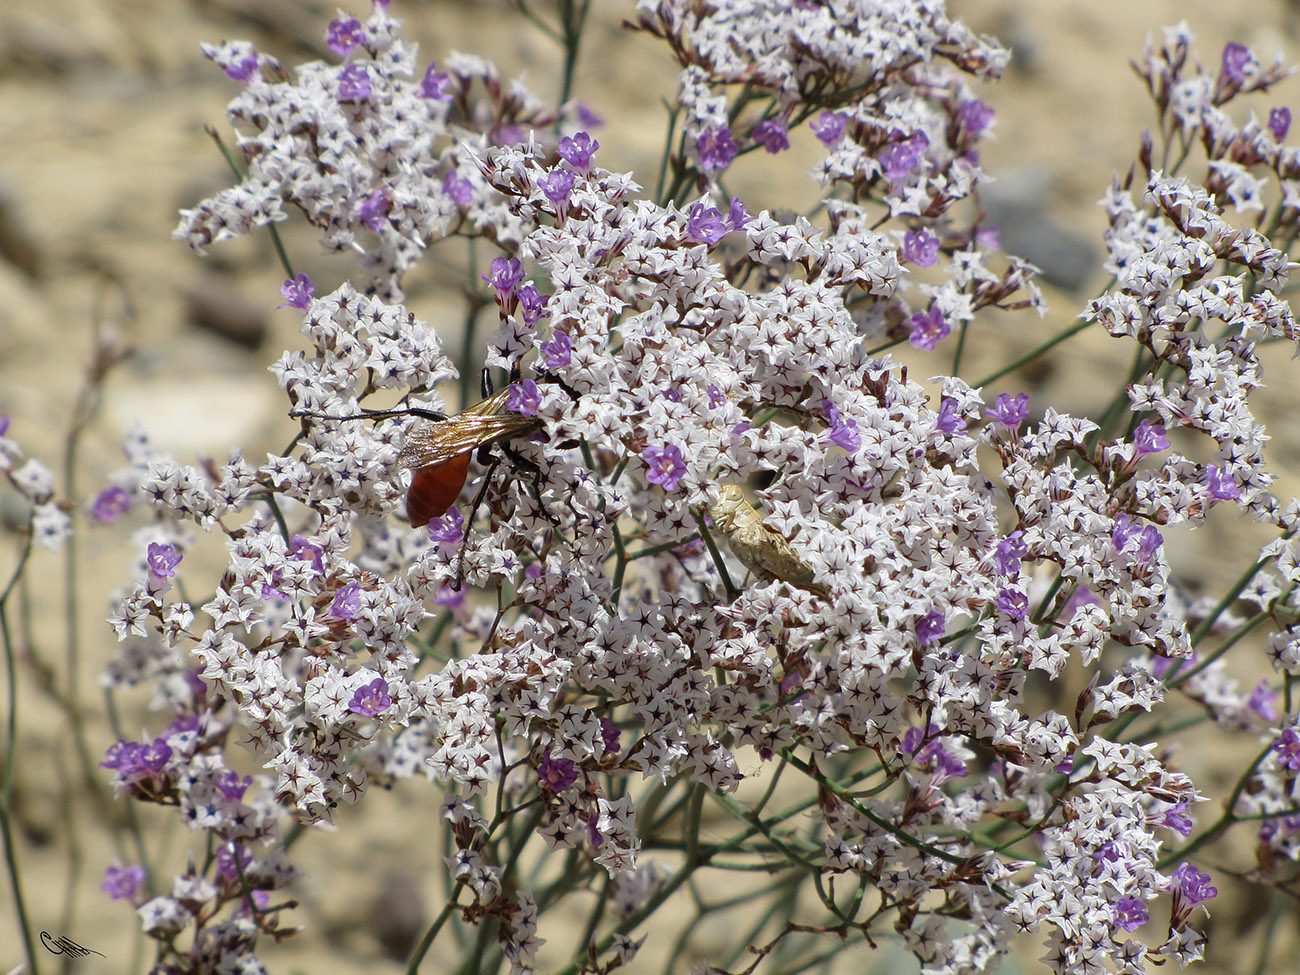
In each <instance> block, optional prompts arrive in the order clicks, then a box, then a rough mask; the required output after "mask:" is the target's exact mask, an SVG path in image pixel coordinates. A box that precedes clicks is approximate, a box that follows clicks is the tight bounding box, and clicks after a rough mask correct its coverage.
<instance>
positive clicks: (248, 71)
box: [226, 51, 258, 81]
mask: <svg viewBox="0 0 1300 975" xmlns="http://www.w3.org/2000/svg"><path fill="white" fill-rule="evenodd" d="M257 65H258V61H257V52H256V51H252V52H250V53H249V54H248V55H247V56H246V57H243V58H240V59H239V60H238V61H236V62H235V63H234V64H228V65H226V77H227V78H231V79H233V80H235V81H247V80H248V79H249V78H251V77H253V75H254V74H256V73H257Z"/></svg>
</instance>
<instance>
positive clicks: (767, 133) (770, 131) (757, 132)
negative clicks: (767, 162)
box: [750, 118, 790, 155]
mask: <svg viewBox="0 0 1300 975" xmlns="http://www.w3.org/2000/svg"><path fill="white" fill-rule="evenodd" d="M750 135H751V136H752V137H753V139H754V141H755V142H757V143H758V144H759V145H761V146H762V147H763V148H764V149H766V150H767V151H768V152H770V153H772V154H773V155H776V153H778V152H784V151H785V150H787V149H789V148H790V137H789V136H788V135H787V134H786V131H785V126H784V125H782V124H781V123H780V122H778V121H777V120H776V119H771V118H765V119H763V121H761V122H759V123H758V124H757V125H756V126H754V131H753V132H751V133H750Z"/></svg>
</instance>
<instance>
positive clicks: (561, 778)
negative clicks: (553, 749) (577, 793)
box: [537, 755, 578, 793]
mask: <svg viewBox="0 0 1300 975" xmlns="http://www.w3.org/2000/svg"><path fill="white" fill-rule="evenodd" d="M537 779H538V781H539V782H540V783H541V785H542V788H544V789H546V790H547V791H548V792H554V793H560V792H563V791H564V790H565V789H567V788H568V787H569V786H571V785H573V783H575V782H577V781H578V766H576V765H574V764H573V762H571V761H570V760H569V759H567V758H552V757H551V756H550V755H547V756H546V757H545V758H543V759H542V761H541V764H540V765H538V766H537Z"/></svg>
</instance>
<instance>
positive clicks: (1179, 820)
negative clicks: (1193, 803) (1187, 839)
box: [1160, 802, 1196, 836]
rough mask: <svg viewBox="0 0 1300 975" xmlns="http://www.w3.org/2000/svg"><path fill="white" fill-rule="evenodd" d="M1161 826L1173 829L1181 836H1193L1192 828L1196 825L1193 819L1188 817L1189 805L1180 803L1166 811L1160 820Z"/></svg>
mask: <svg viewBox="0 0 1300 975" xmlns="http://www.w3.org/2000/svg"><path fill="white" fill-rule="evenodd" d="M1160 825H1161V826H1164V827H1166V828H1168V829H1172V830H1173V831H1174V832H1175V833H1178V834H1179V835H1180V836H1191V835H1192V827H1193V826H1195V825H1196V824H1195V823H1193V822H1192V817H1191V816H1189V815H1187V803H1185V802H1180V803H1178V805H1176V806H1171V807H1170V808H1168V809H1166V810H1165V813H1164V815H1163V816H1162V817H1161V818H1160Z"/></svg>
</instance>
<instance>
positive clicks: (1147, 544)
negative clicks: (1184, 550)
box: [1137, 525, 1165, 562]
mask: <svg viewBox="0 0 1300 975" xmlns="http://www.w3.org/2000/svg"><path fill="white" fill-rule="evenodd" d="M1164 543H1165V537H1164V536H1163V535H1161V534H1160V529H1158V528H1157V527H1156V526H1155V525H1146V526H1145V527H1144V528H1143V529H1142V533H1141V535H1140V536H1139V537H1138V547H1137V561H1138V562H1149V561H1150V560H1151V557H1152V556H1153V555H1155V554H1156V552H1158V551H1159V550H1160V546H1161V545H1163V544H1164Z"/></svg>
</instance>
